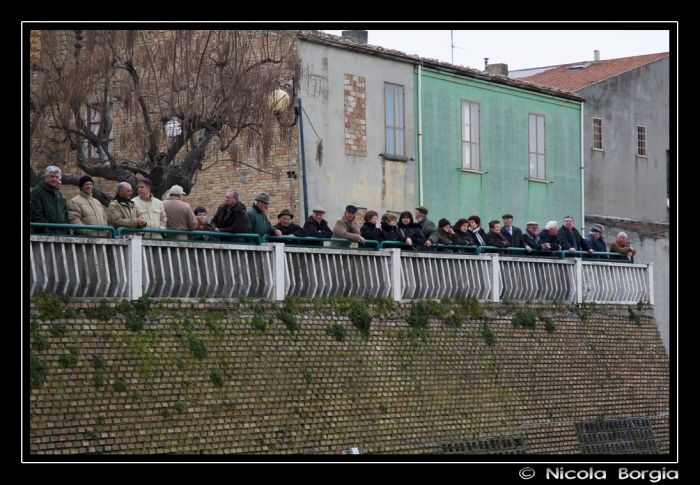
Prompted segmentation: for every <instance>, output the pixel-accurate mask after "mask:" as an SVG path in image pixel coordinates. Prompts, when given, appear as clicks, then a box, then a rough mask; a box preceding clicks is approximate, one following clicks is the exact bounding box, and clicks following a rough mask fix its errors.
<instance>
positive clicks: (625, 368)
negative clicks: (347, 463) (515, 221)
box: [27, 303, 670, 455]
mask: <svg viewBox="0 0 700 485" xmlns="http://www.w3.org/2000/svg"><path fill="white" fill-rule="evenodd" d="M112 305H113V306H114V305H116V304H115V303H113V304H112ZM270 305H271V304H269V303H259V304H257V305H250V304H238V303H230V304H216V305H215V304H213V303H199V304H185V303H181V304H180V303H162V304H160V306H152V307H151V309H150V311H149V312H148V318H147V319H146V321H145V328H144V329H143V330H141V331H139V332H133V331H131V330H128V329H127V328H126V327H125V325H124V322H123V321H122V319H120V318H117V319H115V320H114V321H109V322H101V321H98V320H94V319H93V320H88V319H85V318H84V317H83V316H81V313H83V312H84V311H85V310H86V307H95V306H97V304H94V303H90V304H88V303H69V304H68V308H70V309H71V310H72V311H73V312H74V314H73V315H72V318H70V319H67V320H57V321H52V322H49V321H41V314H40V312H39V311H38V308H37V307H36V306H35V305H32V310H31V311H32V313H33V316H32V319H33V325H32V326H33V332H32V335H33V336H34V337H35V338H32V341H31V343H32V348H33V350H32V352H34V354H35V355H36V356H37V357H38V358H39V359H40V360H41V361H42V362H43V363H44V364H45V365H46V366H47V368H48V372H47V374H46V376H45V379H44V381H43V387H41V388H38V389H34V390H32V391H31V395H30V403H29V410H30V416H29V427H30V432H29V436H28V440H27V441H28V443H29V445H28V446H29V449H30V452H31V453H32V454H62V455H65V454H75V453H119V454H122V453H149V454H156V453H188V454H189V453H205V454H215V453H261V454H268V453H274V454H287V453H303V454H339V453H347V452H348V450H349V449H350V448H351V447H359V449H360V450H361V452H362V453H364V454H371V453H392V454H396V453H409V454H411V453H454V452H455V450H457V451H459V452H464V453H469V452H472V453H474V452H478V453H489V452H498V450H497V448H498V446H497V445H494V443H496V444H498V443H499V441H498V439H502V440H503V443H505V441H507V439H511V441H513V440H514V441H515V442H517V443H520V445H519V448H518V449H519V450H520V451H519V452H520V453H528V454H578V453H582V450H583V447H582V444H581V442H580V440H579V439H578V438H577V431H576V423H580V422H581V421H585V420H598V421H600V422H603V423H605V419H614V418H626V417H630V416H631V417H639V416H641V417H646V418H647V419H648V421H649V423H650V424H649V426H650V427H651V430H652V431H651V432H653V440H654V442H655V443H656V447H657V448H656V451H657V452H660V453H669V443H670V438H669V429H670V425H669V418H668V414H667V413H668V412H669V367H668V364H669V362H668V356H667V354H666V352H665V350H664V347H663V344H662V342H661V339H660V337H659V333H658V330H657V328H656V325H655V323H654V320H653V318H652V317H651V316H650V315H651V309H650V308H644V309H642V310H641V311H637V310H636V309H635V310H634V311H635V312H636V313H637V314H638V315H639V317H640V318H639V322H638V323H636V322H635V321H633V320H632V319H630V318H629V314H628V310H627V309H626V308H623V309H620V308H619V307H615V306H612V305H610V306H603V305H596V306H595V307H593V308H590V307H584V308H581V307H574V306H569V305H560V306H552V305H530V307H531V309H532V310H533V311H536V312H537V313H538V314H539V316H540V317H541V318H545V317H546V318H550V319H551V321H552V323H554V325H555V326H556V329H555V330H554V331H553V332H551V333H550V332H549V331H547V330H545V328H544V324H543V323H542V320H538V322H537V325H536V327H535V328H533V329H529V328H522V327H517V328H516V327H514V325H513V323H512V320H513V312H515V311H516V310H519V309H522V308H523V306H518V307H516V306H514V305H513V306H509V305H486V304H485V305H484V306H483V308H484V310H485V311H484V315H483V316H481V317H474V316H469V317H460V318H461V320H460V323H461V326H453V324H454V323H455V321H453V319H452V315H451V312H452V311H453V310H454V311H455V312H458V311H459V308H458V307H457V306H456V305H451V304H450V305H447V304H446V306H447V309H448V312H447V313H446V314H445V316H442V317H432V318H430V320H429V328H428V330H427V332H426V333H425V335H424V336H423V337H421V336H420V335H419V334H416V333H414V334H412V333H411V332H410V328H409V327H408V325H407V323H406V318H405V317H406V315H407V312H408V311H409V310H410V306H411V305H409V304H404V305H401V307H400V308H399V309H398V310H397V311H396V312H394V311H388V310H387V309H386V308H383V307H376V306H371V307H370V309H371V310H372V311H373V312H374V319H373V321H372V324H371V329H370V334H371V335H370V339H369V340H364V339H363V338H362V336H361V335H360V333H359V331H358V330H357V329H356V328H355V327H354V326H353V324H352V322H351V321H350V318H349V316H348V315H349V310H347V309H346V308H342V307H340V306H331V305H327V304H321V303H315V304H312V303H303V304H299V303H298V304H297V308H296V310H295V312H294V313H295V314H296V319H297V326H298V330H297V331H296V333H295V334H292V333H290V331H289V330H288V329H287V327H286V326H285V324H283V323H282V322H281V321H280V320H279V319H278V318H277V317H276V313H275V311H274V310H272V309H271V308H270ZM254 312H257V313H258V314H260V315H262V316H263V321H265V322H266V323H267V328H266V329H265V330H264V331H261V330H259V329H255V328H253V326H252V324H251V320H252V318H253V315H254ZM69 316H70V315H69ZM484 324H487V325H488V327H489V328H490V329H491V330H492V331H493V336H494V337H495V341H493V342H492V345H489V344H488V343H487V339H486V338H485V337H484V332H483V330H484V328H485V327H484ZM56 325H58V326H59V327H56ZM61 325H62V326H63V327H60V326H61ZM330 325H339V326H342V327H343V328H344V329H345V330H346V336H345V339H344V340H343V341H338V340H336V339H335V338H334V337H333V336H332V335H331V334H330V333H329V327H330ZM52 329H53V332H52ZM57 329H61V330H63V333H61V332H59V331H58V330H57ZM36 337H41V338H43V339H44V340H45V342H47V343H48V348H45V347H43V348H44V349H45V350H39V349H37V340H36ZM191 339H197V340H198V341H200V342H201V343H202V344H203V345H204V346H205V348H206V350H207V355H206V357H203V358H202V359H201V360H200V359H199V358H197V357H196V356H195V352H194V351H193V350H191V348H192V344H191V341H192V340H191ZM70 351H72V352H74V353H75V354H77V356H78V362H77V363H76V364H75V365H74V366H72V367H64V366H63V365H62V364H61V362H60V358H61V357H60V356H61V355H65V354H68V353H69V352H70ZM95 355H98V356H100V357H102V358H103V359H104V368H102V369H99V368H97V367H96V365H95V363H94V362H95V360H94V356H95ZM200 355H201V354H200ZM212 371H217V372H218V373H219V374H220V376H221V378H222V386H221V387H216V386H215V381H216V376H213V373H212ZM96 374H100V375H101V376H102V377H103V384H102V385H101V386H99V387H96V380H95V375H96ZM117 379H123V381H124V383H125V385H126V390H124V391H115V390H114V384H115V381H116V380H117ZM469 443H475V444H478V443H482V445H483V444H484V443H485V444H486V445H485V448H484V449H479V450H476V451H474V450H473V449H472V451H469V449H470V448H469V446H471V445H469ZM489 443H491V448H489ZM482 445H478V446H482ZM460 446H461V448H460ZM474 446H477V445H474ZM478 446H477V448H478ZM494 446H495V448H494ZM460 450H461V451H460ZM465 450H466V451H465ZM506 452H507V450H506Z"/></svg>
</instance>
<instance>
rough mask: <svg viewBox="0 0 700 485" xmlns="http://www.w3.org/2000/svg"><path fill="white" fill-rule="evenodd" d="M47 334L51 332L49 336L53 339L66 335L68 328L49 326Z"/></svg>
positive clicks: (58, 325) (60, 325)
mask: <svg viewBox="0 0 700 485" xmlns="http://www.w3.org/2000/svg"><path fill="white" fill-rule="evenodd" d="M49 332H51V335H53V336H54V337H61V336H62V335H65V334H67V333H68V327H67V326H65V325H63V324H58V323H57V324H56V325H51V326H50V327H49Z"/></svg>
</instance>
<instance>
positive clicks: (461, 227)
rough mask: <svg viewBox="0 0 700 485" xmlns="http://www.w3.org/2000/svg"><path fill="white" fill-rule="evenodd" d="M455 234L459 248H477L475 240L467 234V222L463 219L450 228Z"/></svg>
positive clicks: (464, 250)
mask: <svg viewBox="0 0 700 485" xmlns="http://www.w3.org/2000/svg"><path fill="white" fill-rule="evenodd" d="M452 227H453V228H454V230H455V234H457V244H459V245H460V246H477V244H476V238H475V237H474V235H473V234H472V233H471V232H469V222H468V221H467V219H465V218H461V219H459V220H458V221H457V222H455V225H454V226H452ZM461 252H465V253H466V252H468V250H467V249H462V250H461Z"/></svg>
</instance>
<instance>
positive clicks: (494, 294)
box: [491, 254, 501, 303]
mask: <svg viewBox="0 0 700 485" xmlns="http://www.w3.org/2000/svg"><path fill="white" fill-rule="evenodd" d="M491 301H492V302H494V303H499V302H500V301H501V263H500V260H499V259H498V254H492V255H491Z"/></svg>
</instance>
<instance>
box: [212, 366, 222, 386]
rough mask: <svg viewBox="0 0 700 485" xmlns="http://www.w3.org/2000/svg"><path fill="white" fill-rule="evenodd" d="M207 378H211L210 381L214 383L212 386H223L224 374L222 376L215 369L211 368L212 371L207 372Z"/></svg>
mask: <svg viewBox="0 0 700 485" xmlns="http://www.w3.org/2000/svg"><path fill="white" fill-rule="evenodd" d="M209 379H211V382H212V384H214V387H223V386H224V376H222V375H221V372H219V371H218V370H216V369H212V371H211V372H210V373H209Z"/></svg>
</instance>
